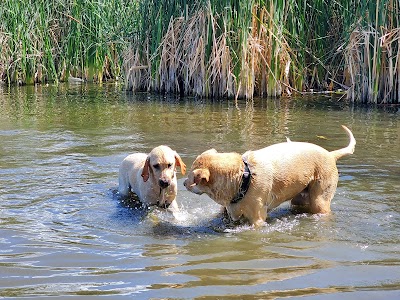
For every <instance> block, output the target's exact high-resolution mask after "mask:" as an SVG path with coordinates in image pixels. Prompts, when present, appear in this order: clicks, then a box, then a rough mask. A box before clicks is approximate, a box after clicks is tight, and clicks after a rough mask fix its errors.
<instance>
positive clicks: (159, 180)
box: [118, 146, 186, 211]
mask: <svg viewBox="0 0 400 300" xmlns="http://www.w3.org/2000/svg"><path fill="white" fill-rule="evenodd" d="M177 166H178V167H180V168H181V172H182V174H185V172H186V165H185V164H184V163H183V161H182V160H181V158H180V156H179V155H178V153H176V152H175V151H174V150H172V149H171V148H170V147H168V146H158V147H156V148H154V149H153V150H151V152H150V153H149V154H148V155H146V154H144V153H135V154H131V155H128V156H127V157H126V158H125V159H124V160H123V161H122V163H121V166H120V168H119V187H118V191H119V193H120V194H121V195H122V196H128V195H129V192H130V191H131V192H133V193H135V194H136V195H137V196H138V197H139V200H140V201H141V202H142V203H144V204H147V205H155V204H157V205H158V206H160V207H165V208H168V207H169V208H170V209H172V210H175V211H176V210H178V205H177V203H176V200H175V198H176V194H177V183H176V167H177Z"/></svg>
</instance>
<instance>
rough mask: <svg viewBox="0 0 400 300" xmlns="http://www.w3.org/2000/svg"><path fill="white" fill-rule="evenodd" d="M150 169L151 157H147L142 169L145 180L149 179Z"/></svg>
mask: <svg viewBox="0 0 400 300" xmlns="http://www.w3.org/2000/svg"><path fill="white" fill-rule="evenodd" d="M149 170H150V158H149V157H147V159H146V162H145V163H144V166H143V170H142V178H143V181H144V182H146V181H147V180H149Z"/></svg>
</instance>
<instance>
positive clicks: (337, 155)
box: [331, 125, 356, 160]
mask: <svg viewBox="0 0 400 300" xmlns="http://www.w3.org/2000/svg"><path fill="white" fill-rule="evenodd" d="M342 127H343V129H344V130H346V132H347V135H348V136H349V139H350V142H349V145H348V146H347V147H345V148H342V149H339V150H334V151H331V153H332V154H333V156H334V157H335V159H336V160H338V159H339V158H341V157H342V156H346V155H350V154H353V153H354V148H355V146H356V139H355V138H354V136H353V133H352V132H351V131H350V129H348V128H347V127H346V126H344V125H342Z"/></svg>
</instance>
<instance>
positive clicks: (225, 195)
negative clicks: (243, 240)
mask: <svg viewBox="0 0 400 300" xmlns="http://www.w3.org/2000/svg"><path fill="white" fill-rule="evenodd" d="M342 127H343V128H344V130H346V132H347V134H348V136H349V139H350V142H349V145H348V146H347V147H345V148H342V149H340V150H335V151H331V152H329V151H327V150H325V149H324V148H322V147H320V146H317V145H314V144H311V143H303V142H286V143H280V144H275V145H271V146H269V147H266V148H263V149H260V150H257V151H247V152H246V153H244V154H243V156H241V155H240V154H238V153H218V152H217V151H216V150H215V149H211V150H208V151H205V152H203V153H202V154H200V155H199V156H198V157H197V158H196V160H195V161H194V162H193V165H192V167H191V170H190V172H189V174H188V178H187V179H186V180H185V182H184V185H185V187H186V188H187V189H188V190H189V191H191V192H193V193H196V194H203V193H206V194H207V195H208V196H209V197H210V198H211V199H213V200H214V201H215V202H217V203H218V204H220V205H222V206H224V207H226V210H227V212H228V214H229V216H230V217H231V218H232V220H234V221H236V220H238V219H239V218H240V217H244V218H246V219H247V220H248V221H249V222H250V223H251V224H254V225H256V226H259V225H262V224H263V223H264V221H265V220H266V217H267V211H269V210H271V209H273V208H275V207H277V206H278V205H280V204H281V203H282V202H284V201H287V200H292V204H293V205H296V206H301V207H302V208H303V209H304V210H305V211H307V212H310V213H329V212H330V204H331V200H332V198H333V196H334V194H335V191H336V187H337V183H338V178H339V175H338V170H337V167H336V161H337V160H338V159H339V158H341V157H342V156H345V155H349V154H352V153H353V152H354V148H355V145H356V140H355V139H354V136H353V134H352V133H351V131H350V130H349V129H348V128H347V127H345V126H342ZM245 162H246V163H245ZM246 164H247V166H246ZM248 173H249V174H248ZM246 181H248V183H249V184H248V185H247V186H246ZM243 183H244V184H243Z"/></svg>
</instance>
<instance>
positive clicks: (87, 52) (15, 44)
mask: <svg viewBox="0 0 400 300" xmlns="http://www.w3.org/2000/svg"><path fill="white" fill-rule="evenodd" d="M136 4H137V3H136V2H135V1H122V0H118V1H117V0H112V1H108V0H107V1H106V0H97V1H95V0H88V1H84V0H74V1H65V0H64V1H63V0H52V1H47V0H37V1H33V0H18V1H15V0H2V3H1V5H0V50H1V51H0V75H1V79H3V80H4V81H6V82H10V83H12V82H18V83H20V84H25V83H27V84H31V83H36V82H47V81H56V82H58V81H59V80H61V81H65V80H68V78H69V77H70V76H72V77H79V78H82V79H85V80H94V81H98V82H101V81H103V80H106V79H109V78H115V77H117V76H120V65H121V64H122V61H121V56H120V53H122V49H123V48H124V45H125V44H127V42H126V40H127V37H128V36H131V35H132V31H133V29H132V28H133V26H134V22H133V21H132V16H134V15H135V12H136V9H137V6H136Z"/></svg>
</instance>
